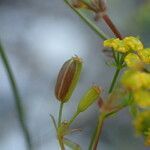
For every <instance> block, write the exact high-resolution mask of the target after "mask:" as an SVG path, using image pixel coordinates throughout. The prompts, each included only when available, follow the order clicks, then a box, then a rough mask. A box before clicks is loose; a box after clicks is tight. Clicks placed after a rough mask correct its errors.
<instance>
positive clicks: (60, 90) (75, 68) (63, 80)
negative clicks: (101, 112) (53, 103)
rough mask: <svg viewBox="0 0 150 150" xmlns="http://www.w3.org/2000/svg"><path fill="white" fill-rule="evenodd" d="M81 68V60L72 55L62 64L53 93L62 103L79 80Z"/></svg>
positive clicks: (67, 98)
mask: <svg viewBox="0 0 150 150" xmlns="http://www.w3.org/2000/svg"><path fill="white" fill-rule="evenodd" d="M81 69H82V60H81V58H79V57H78V56H75V57H72V58H71V59H69V60H68V61H66V62H65V63H64V64H63V66H62V68H61V70H60V72H59V74H58V77H57V82H56V86H55V95H56V98H57V99H58V100H59V101H61V102H63V103H64V102H67V101H68V100H69V99H70V97H71V95H72V93H73V90H74V89H75V87H76V84H77V82H78V80H79V77H80V73H81Z"/></svg>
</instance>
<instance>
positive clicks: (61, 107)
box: [58, 103, 64, 127]
mask: <svg viewBox="0 0 150 150" xmlns="http://www.w3.org/2000/svg"><path fill="white" fill-rule="evenodd" d="M63 106H64V103H60V108H59V116H58V127H59V126H60V124H61V118H62V111H63Z"/></svg>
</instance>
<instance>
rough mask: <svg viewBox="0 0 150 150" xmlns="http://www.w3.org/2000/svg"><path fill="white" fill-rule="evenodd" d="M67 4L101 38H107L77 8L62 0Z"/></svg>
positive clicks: (66, 0)
mask: <svg viewBox="0 0 150 150" xmlns="http://www.w3.org/2000/svg"><path fill="white" fill-rule="evenodd" d="M64 1H65V3H66V4H67V5H69V6H70V8H71V9H72V10H73V11H74V12H75V13H76V14H77V15H78V16H79V17H80V18H81V19H82V20H83V21H84V22H85V23H86V24H87V25H88V26H89V27H90V28H91V29H92V30H93V31H95V33H96V34H97V35H98V36H99V37H101V38H102V39H103V40H107V39H108V37H107V36H106V35H105V34H104V33H103V32H102V31H101V30H100V29H99V28H98V27H97V26H96V25H95V24H94V23H93V22H92V21H91V20H90V19H88V18H87V17H86V16H85V15H83V13H81V11H80V10H79V9H76V8H74V7H73V6H72V5H71V4H70V2H69V1H68V0H64Z"/></svg>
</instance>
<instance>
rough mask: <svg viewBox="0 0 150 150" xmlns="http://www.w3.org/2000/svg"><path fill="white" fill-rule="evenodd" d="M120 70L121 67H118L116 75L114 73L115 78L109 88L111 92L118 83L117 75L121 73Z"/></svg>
mask: <svg viewBox="0 0 150 150" xmlns="http://www.w3.org/2000/svg"><path fill="white" fill-rule="evenodd" d="M119 72H120V68H117V69H116V72H115V75H114V77H113V80H112V82H111V86H110V88H109V93H111V92H112V90H113V88H114V86H115V83H116V80H117V77H118V75H119Z"/></svg>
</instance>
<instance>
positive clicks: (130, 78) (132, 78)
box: [121, 70, 150, 91]
mask: <svg viewBox="0 0 150 150" xmlns="http://www.w3.org/2000/svg"><path fill="white" fill-rule="evenodd" d="M121 82H122V84H123V85H124V87H125V88H126V89H128V90H132V91H135V90H138V89H141V88H146V89H150V74H149V73H145V72H141V71H135V70H127V71H126V72H125V73H124V74H123V76H122V79H121Z"/></svg>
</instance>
